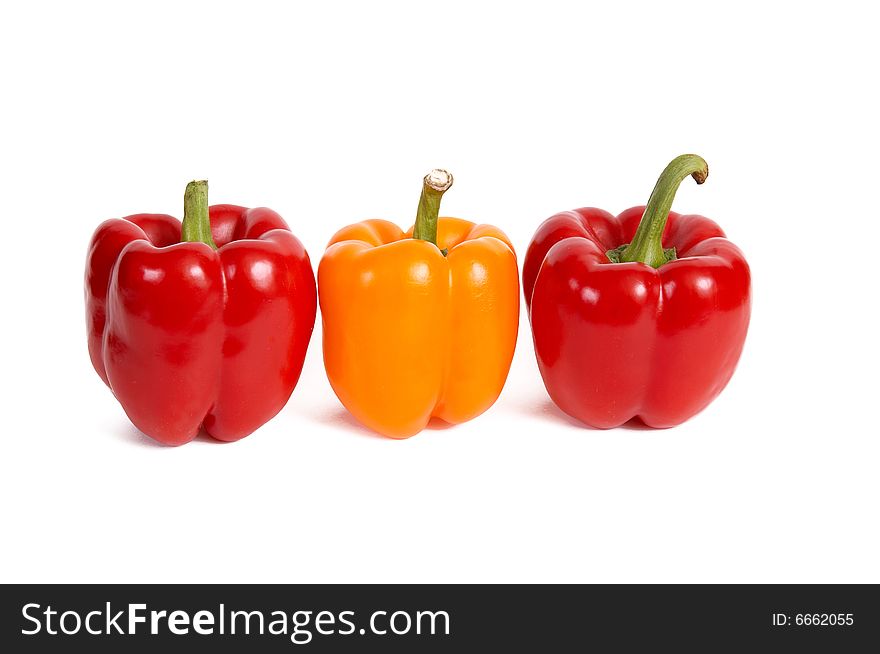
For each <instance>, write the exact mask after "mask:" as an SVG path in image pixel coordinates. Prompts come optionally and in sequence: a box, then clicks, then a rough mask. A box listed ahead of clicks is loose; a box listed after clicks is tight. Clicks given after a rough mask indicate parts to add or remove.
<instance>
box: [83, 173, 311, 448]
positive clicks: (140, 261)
mask: <svg viewBox="0 0 880 654" xmlns="http://www.w3.org/2000/svg"><path fill="white" fill-rule="evenodd" d="M181 241H182V242H181ZM85 297H86V317H87V327H88V341H89V354H90V356H91V359H92V364H93V365H94V367H95V370H96V371H97V372H98V374H99V375H100V376H101V379H103V380H104V382H105V383H106V384H107V385H108V386H109V387H110V388H111V390H112V391H113V394H114V395H115V396H116V398H117V399H118V400H119V402H120V404H122V407H123V409H125V412H126V413H127V414H128V417H129V418H130V419H131V421H132V422H133V423H134V424H135V426H136V427H137V428H138V429H140V430H141V431H142V432H143V433H145V434H147V435H148V436H151V437H152V438H154V439H156V440H158V441H160V442H162V443H165V444H168V445H180V444H182V443H186V442H188V441H190V440H192V439H193V438H194V437H195V436H196V435H197V434H198V432H199V427H200V426H202V425H203V426H204V428H205V430H206V431H207V432H208V433H209V434H210V435H211V436H213V437H214V438H216V439H219V440H223V441H234V440H238V439H240V438H242V437H244V436H247V435H248V434H250V433H251V432H253V431H254V430H255V429H257V428H258V427H259V426H260V425H262V424H263V423H265V422H266V421H267V420H269V419H271V418H272V417H273V416H274V415H275V414H276V413H278V411H280V410H281V408H282V407H283V406H284V404H285V403H286V402H287V400H288V398H289V397H290V394H291V392H292V391H293V388H294V386H295V385H296V382H297V380H298V378H299V374H300V371H301V370H302V365H303V359H304V358H305V353H306V348H307V346H308V343H309V338H310V337H311V334H312V328H313V327H314V324H315V309H316V289H315V276H314V273H313V272H312V266H311V263H310V262H309V256H308V254H307V253H306V251H305V249H304V248H303V245H302V243H300V242H299V240H298V239H297V238H296V237H295V236H294V235H293V234H292V233H291V232H290V229H289V228H288V226H287V224H286V223H285V222H284V220H283V219H282V218H281V216H279V215H278V214H277V213H275V212H274V211H272V210H271V209H266V208H258V209H246V208H244V207H238V206H234V205H228V204H220V205H215V206H212V207H210V208H209V207H208V186H207V182H191V183H190V184H189V185H188V186H187V188H186V194H185V198H184V218H183V223H182V224H181V223H180V222H179V221H178V220H177V219H176V218H173V217H171V216H167V215H160V214H138V215H134V216H128V217H127V218H123V219H112V220H107V221H105V222H104V223H102V224H101V225H100V226H99V227H98V229H97V230H96V231H95V234H94V236H93V237H92V241H91V245H90V246H89V252H88V259H87V262H86V277H85Z"/></svg>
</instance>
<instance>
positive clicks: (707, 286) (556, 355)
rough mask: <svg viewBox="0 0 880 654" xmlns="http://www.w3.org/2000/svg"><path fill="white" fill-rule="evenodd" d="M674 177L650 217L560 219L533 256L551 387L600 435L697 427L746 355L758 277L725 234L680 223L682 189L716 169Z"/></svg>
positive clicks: (527, 267) (683, 164)
mask: <svg viewBox="0 0 880 654" xmlns="http://www.w3.org/2000/svg"><path fill="white" fill-rule="evenodd" d="M683 157H695V159H690V158H689V159H683ZM697 160H698V161H697ZM670 167H671V168H672V170H671V172H670V168H667V171H665V172H664V176H661V178H660V180H659V181H658V186H657V187H656V188H655V192H654V194H652V197H651V200H649V203H648V205H649V206H648V207H633V208H631V209H627V210H626V211H624V212H623V213H621V214H620V215H618V216H616V217H615V216H612V215H611V214H610V213H608V212H607V211H603V210H601V209H594V208H584V209H578V210H576V211H566V212H563V213H560V214H557V215H555V216H553V217H551V218H549V219H548V220H546V221H545V222H544V223H543V224H542V225H541V226H540V228H539V229H538V231H537V233H536V234H535V236H534V238H533V239H532V242H531V244H530V246H529V249H528V252H527V254H526V258H525V262H524V267H523V289H524V292H525V297H526V304H527V306H528V310H529V318H530V321H531V326H532V335H533V338H534V343H535V353H536V356H537V359H538V367H539V369H540V371H541V375H542V377H543V379H544V384H545V386H546V387H547V391H548V392H549V394H550V397H551V398H552V399H553V401H554V402H555V403H556V405H557V406H558V407H559V408H560V409H562V410H563V411H564V412H565V413H567V414H569V415H570V416H573V417H574V418H577V419H578V420H580V421H582V422H584V423H586V424H587V425H590V426H593V427H598V428H610V427H615V426H618V425H621V424H623V423H625V422H627V421H628V420H630V419H632V418H634V417H638V418H639V419H640V420H641V421H642V422H643V423H645V424H646V425H648V426H651V427H671V426H674V425H677V424H679V423H681V422H683V421H685V420H687V419H688V418H690V417H691V416H693V415H695V414H696V413H698V412H699V411H701V410H702V409H703V408H705V407H706V406H707V405H708V404H709V403H710V402H711V401H712V400H713V399H714V398H715V397H716V396H717V395H718V394H719V393H720V392H721V391H722V390H723V389H724V387H725V386H726V385H727V382H728V381H729V380H730V378H731V375H733V372H734V368H735V367H736V364H737V361H738V360H739V356H740V353H741V352H742V348H743V343H744V341H745V337H746V331H747V329H748V325H749V316H750V307H751V302H750V286H751V282H750V273H749V266H748V264H747V263H746V260H745V258H744V257H743V254H742V252H741V251H740V250H739V248H737V247H736V246H735V245H734V244H733V243H731V242H730V241H729V240H728V239H727V238H726V237H725V234H724V232H723V231H722V230H721V228H720V227H719V226H718V225H717V224H716V223H714V222H713V221H711V220H709V219H708V218H704V217H703V216H698V215H679V214H677V213H673V212H670V211H669V207H670V206H671V203H672V198H673V196H674V194H675V189H676V188H677V187H678V184H679V183H680V182H681V181H682V179H684V178H685V177H687V175H689V174H691V175H693V176H694V178H695V179H696V180H697V182H698V183H702V182H703V181H704V180H705V177H706V175H708V167H706V166H705V161H703V160H702V159H700V158H699V157H696V155H683V156H682V157H679V158H678V159H676V160H675V161H673V163H672V164H670ZM661 187H662V188H661ZM643 215H644V216H645V218H646V219H647V221H646V220H643ZM640 223H643V224H645V225H646V226H645V227H643V228H642V234H641V235H640V236H639V237H638V238H637V231H638V230H639V226H640ZM652 232H653V233H652ZM637 240H638V241H639V244H640V245H641V247H640V248H639V249H640V250H641V252H640V253H632V254H633V256H632V257H630V258H632V259H636V260H632V261H626V256H625V255H626V252H627V248H626V247H622V246H625V245H626V244H632V245H630V248H631V249H632V247H633V246H634V245H636V241H637ZM670 248H674V249H675V254H673V253H671V252H670V251H669V250H668V249H670ZM664 250H665V251H664ZM609 252H610V254H611V259H610V258H609V255H608V253H609ZM639 254H641V255H643V256H642V257H641V258H639V256H638V255H639ZM618 258H620V259H621V262H619V263H616V262H613V261H612V259H618ZM646 258H647V259H652V258H653V263H652V264H651V265H649V264H648V263H645V262H643V261H644V259H646Z"/></svg>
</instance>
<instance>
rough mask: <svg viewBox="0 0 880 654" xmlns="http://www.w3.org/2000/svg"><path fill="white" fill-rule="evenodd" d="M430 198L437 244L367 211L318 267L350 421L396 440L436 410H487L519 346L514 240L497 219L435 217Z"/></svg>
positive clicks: (327, 346) (338, 386)
mask: <svg viewBox="0 0 880 654" xmlns="http://www.w3.org/2000/svg"><path fill="white" fill-rule="evenodd" d="M440 173H442V174H443V175H448V173H445V171H435V172H434V173H432V175H434V174H440ZM426 180H428V178H426ZM444 181H445V178H444ZM448 182H449V183H448V184H447V185H445V188H443V191H445V190H446V188H448V186H449V185H451V176H450V177H449V180H448ZM441 186H443V185H442V184H441ZM426 189H428V193H429V194H430V193H431V189H430V188H429V187H428V186H427V181H426ZM443 191H440V192H439V193H440V194H442V192H443ZM434 199H435V200H436V206H435V207H434V209H435V211H434V214H433V219H434V229H436V233H435V234H433V237H434V238H433V241H432V240H423V239H422V238H413V237H412V230H411V231H410V232H407V233H404V232H403V230H401V229H400V228H399V227H397V226H396V225H395V224H393V223H391V222H388V221H386V220H366V221H364V222H361V223H357V224H354V225H350V226H348V227H345V228H344V229H341V230H340V231H339V232H337V233H336V234H335V235H334V236H333V238H332V239H331V241H330V243H329V245H328V247H327V251H326V252H325V254H324V257H323V258H322V260H321V264H320V266H319V268H318V291H319V297H320V302H321V316H322V321H323V329H324V363H325V367H326V370H327V376H328V378H329V380H330V384H331V386H332V387H333V390H334V391H335V392H336V395H337V396H338V397H339V399H340V401H341V402H342V404H343V405H345V407H346V408H347V409H348V410H349V411H350V412H351V413H352V414H353V415H354V416H355V418H357V419H358V420H359V421H360V422H361V423H363V424H364V425H366V426H367V427H369V428H370V429H372V430H374V431H377V432H379V433H381V434H384V435H386V436H390V437H392V438H406V437H409V436H412V435H413V434H416V433H417V432H419V431H421V430H422V429H423V428H424V427H425V426H426V425H427V424H428V422H429V421H430V420H431V418H432V417H434V418H439V419H441V420H443V421H445V422H447V423H451V424H456V423H461V422H464V421H466V420H470V419H471V418H474V417H476V416H478V415H479V414H481V413H483V412H484V411H485V410H486V409H488V408H489V407H490V406H491V405H492V404H493V403H494V402H495V400H496V399H497V398H498V395H499V394H500V393H501V389H502V387H503V386H504V382H505V380H506V378H507V373H508V370H509V368H510V362H511V359H512V357H513V351H514V346H515V344H516V335H517V328H518V321H519V274H518V269H517V262H516V256H515V254H514V251H513V246H512V245H511V244H510V241H509V240H508V239H507V237H506V236H505V235H504V233H503V232H502V231H501V230H499V229H497V228H496V227H492V226H490V225H475V224H474V223H471V222H468V221H466V220H461V219H458V218H439V220H438V219H437V216H436V210H438V209H439V195H437V197H436V198H434ZM422 200H423V202H422V203H420V218H419V219H417V222H416V227H415V229H416V231H417V232H418V230H419V229H420V221H421V222H424V221H423V220H422V214H423V212H422V207H423V205H424V202H425V197H424V194H423V198H422ZM428 204H430V198H429V202H428ZM427 213H430V209H428V211H427ZM428 222H430V219H429V220H428ZM429 231H430V230H429ZM429 236H430V234H429ZM435 243H436V244H435ZM441 250H446V254H445V255H444V252H442V251H441Z"/></svg>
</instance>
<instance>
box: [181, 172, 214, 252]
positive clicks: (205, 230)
mask: <svg viewBox="0 0 880 654" xmlns="http://www.w3.org/2000/svg"><path fill="white" fill-rule="evenodd" d="M180 240H181V241H184V242H189V243H206V244H207V245H210V246H211V247H212V248H213V249H215V250H216V249H217V244H216V243H214V238H213V237H212V236H211V220H210V219H209V217H208V180H206V179H203V180H201V181H198V182H190V183H189V184H187V185H186V192H185V193H184V194H183V226H182V227H181V230H180Z"/></svg>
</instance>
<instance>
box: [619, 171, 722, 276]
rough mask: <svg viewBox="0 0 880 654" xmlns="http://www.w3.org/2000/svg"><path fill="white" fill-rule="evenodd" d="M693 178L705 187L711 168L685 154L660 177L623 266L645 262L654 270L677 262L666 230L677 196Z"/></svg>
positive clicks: (624, 256) (623, 260) (623, 256)
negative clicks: (665, 239)
mask: <svg viewBox="0 0 880 654" xmlns="http://www.w3.org/2000/svg"><path fill="white" fill-rule="evenodd" d="M688 175H690V176H691V177H693V178H694V181H696V182H697V184H702V183H703V182H705V181H706V178H707V177H708V176H709V165H708V164H707V163H706V161H705V160H704V159H703V158H702V157H700V156H697V155H695V154H683V155H681V156H678V157H676V158H675V159H673V160H672V161H671V162H670V163H669V165H668V166H666V168H665V169H664V170H663V172H662V173H660V178H659V179H658V180H657V184H656V185H655V186H654V190H653V191H652V192H651V197H650V198H648V204H647V206H646V207H645V213H643V214H642V219H641V221H640V222H639V228H638V229H637V230H636V235H635V236H633V240H632V243H630V244H629V245H628V246H626V247H625V248H624V249H623V251H622V252H621V253H620V262H621V263H623V262H626V261H641V262H642V263H646V264H648V265H649V266H653V267H654V268H659V267H660V266H662V265H663V264H664V263H668V262H669V261H672V260H673V259H675V256H676V255H675V249H674V248H670V249H669V250H664V249H663V241H662V238H663V229H664V228H665V227H666V220H667V219H668V218H669V210H670V209H671V208H672V201H673V200H674V199H675V192H676V191H677V190H678V187H679V185H680V184H681V183H682V182H683V181H684V179H685V177H687V176H688Z"/></svg>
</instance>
